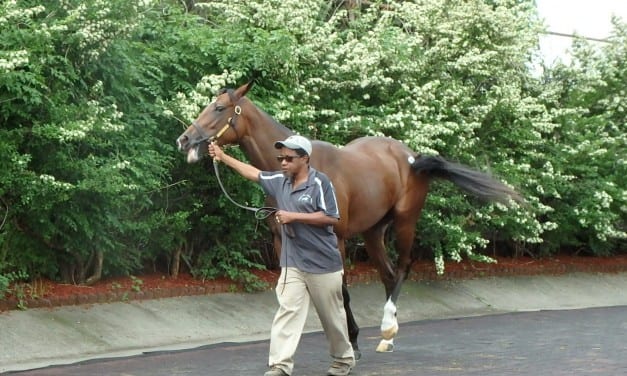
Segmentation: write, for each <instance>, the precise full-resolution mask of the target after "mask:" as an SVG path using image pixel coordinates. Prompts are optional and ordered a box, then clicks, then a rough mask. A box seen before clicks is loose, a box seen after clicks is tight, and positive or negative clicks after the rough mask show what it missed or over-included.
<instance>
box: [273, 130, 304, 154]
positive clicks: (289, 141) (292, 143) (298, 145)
mask: <svg viewBox="0 0 627 376" xmlns="http://www.w3.org/2000/svg"><path fill="white" fill-rule="evenodd" d="M274 147H275V148H277V149H281V148H288V149H292V150H296V149H302V150H304V151H305V153H307V155H309V156H311V142H310V141H309V140H308V139H306V138H305V137H303V136H296V135H295V136H289V137H288V138H286V139H285V140H284V141H277V142H275V143H274Z"/></svg>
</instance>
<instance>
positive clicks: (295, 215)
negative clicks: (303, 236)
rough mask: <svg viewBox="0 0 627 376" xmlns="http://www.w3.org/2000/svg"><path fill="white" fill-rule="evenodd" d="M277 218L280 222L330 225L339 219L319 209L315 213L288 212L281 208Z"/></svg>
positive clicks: (320, 225)
mask: <svg viewBox="0 0 627 376" xmlns="http://www.w3.org/2000/svg"><path fill="white" fill-rule="evenodd" d="M276 217H277V220H279V221H280V223H285V224H287V223H291V222H300V223H305V224H308V225H312V226H319V227H323V226H328V225H331V226H333V225H335V224H336V223H337V221H339V219H337V218H335V217H331V216H328V215H326V214H325V213H324V212H323V211H317V212H313V213H300V212H288V211H285V210H279V211H277V212H276Z"/></svg>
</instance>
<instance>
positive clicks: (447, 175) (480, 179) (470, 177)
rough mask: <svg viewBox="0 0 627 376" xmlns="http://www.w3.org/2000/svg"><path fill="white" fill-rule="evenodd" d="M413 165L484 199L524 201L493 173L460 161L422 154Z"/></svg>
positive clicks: (418, 171)
mask: <svg viewBox="0 0 627 376" xmlns="http://www.w3.org/2000/svg"><path fill="white" fill-rule="evenodd" d="M411 167H412V169H413V170H414V171H416V172H417V173H421V172H422V173H424V174H426V175H427V176H429V177H435V178H441V179H446V180H449V181H451V182H452V183H454V184H455V185H457V186H458V187H460V188H461V189H463V190H465V191H466V192H468V193H470V194H472V195H474V196H477V197H479V198H480V199H482V200H486V201H499V202H502V203H504V204H507V203H508V202H509V201H508V198H511V199H513V200H515V201H517V202H523V201H524V200H523V199H522V197H521V196H520V194H518V192H516V191H515V190H514V189H512V188H511V187H509V186H507V185H505V184H503V183H502V182H500V181H498V180H496V179H495V178H494V177H492V176H491V175H489V174H487V173H485V172H481V171H478V170H473V169H471V168H470V167H467V166H464V165H462V164H459V163H454V162H449V161H447V160H446V159H444V158H442V157H439V156H420V157H418V158H417V159H416V160H415V161H414V162H413V163H412V164H411Z"/></svg>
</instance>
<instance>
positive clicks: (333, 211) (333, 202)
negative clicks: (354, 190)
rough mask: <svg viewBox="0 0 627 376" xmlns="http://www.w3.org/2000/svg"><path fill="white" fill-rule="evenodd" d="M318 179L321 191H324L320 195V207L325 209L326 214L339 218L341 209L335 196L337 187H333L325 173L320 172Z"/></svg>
mask: <svg viewBox="0 0 627 376" xmlns="http://www.w3.org/2000/svg"><path fill="white" fill-rule="evenodd" d="M318 180H319V182H318V184H319V186H320V191H321V193H322V194H321V195H320V202H319V203H318V205H319V206H320V209H321V210H322V211H324V214H326V215H328V216H330V217H333V218H338V219H339V218H340V210H339V208H338V206H337V198H336V196H335V188H334V187H333V183H332V182H331V180H329V178H328V177H327V176H326V175H324V174H320V175H319V176H318Z"/></svg>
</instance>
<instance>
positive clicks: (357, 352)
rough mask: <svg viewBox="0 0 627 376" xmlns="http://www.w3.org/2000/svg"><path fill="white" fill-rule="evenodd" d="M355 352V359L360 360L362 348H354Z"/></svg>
mask: <svg viewBox="0 0 627 376" xmlns="http://www.w3.org/2000/svg"><path fill="white" fill-rule="evenodd" d="M353 354H354V355H355V361H358V360H359V359H361V350H359V349H353Z"/></svg>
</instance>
